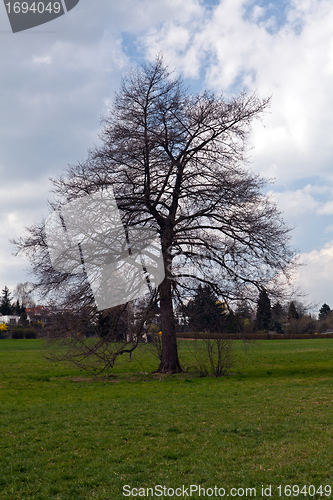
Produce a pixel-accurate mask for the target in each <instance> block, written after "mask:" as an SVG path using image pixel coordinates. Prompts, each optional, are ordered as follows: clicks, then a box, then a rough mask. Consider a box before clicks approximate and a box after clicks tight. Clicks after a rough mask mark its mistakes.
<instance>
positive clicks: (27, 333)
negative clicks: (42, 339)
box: [24, 328, 37, 339]
mask: <svg viewBox="0 0 333 500" xmlns="http://www.w3.org/2000/svg"><path fill="white" fill-rule="evenodd" d="M24 338H26V339H36V338H37V333H36V330H35V329H34V328H25V329H24Z"/></svg>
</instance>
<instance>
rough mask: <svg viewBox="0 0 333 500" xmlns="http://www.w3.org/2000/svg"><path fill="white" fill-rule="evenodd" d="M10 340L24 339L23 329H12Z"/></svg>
mask: <svg viewBox="0 0 333 500" xmlns="http://www.w3.org/2000/svg"><path fill="white" fill-rule="evenodd" d="M11 333H12V339H24V330H23V328H14V329H13V330H12V331H11Z"/></svg>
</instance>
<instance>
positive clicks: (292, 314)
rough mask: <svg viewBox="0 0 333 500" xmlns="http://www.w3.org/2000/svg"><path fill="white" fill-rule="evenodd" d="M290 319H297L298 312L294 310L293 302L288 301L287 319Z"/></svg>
mask: <svg viewBox="0 0 333 500" xmlns="http://www.w3.org/2000/svg"><path fill="white" fill-rule="evenodd" d="M292 319H299V314H298V312H297V310H296V307H295V304H294V302H290V306H289V310H288V321H290V320H292Z"/></svg>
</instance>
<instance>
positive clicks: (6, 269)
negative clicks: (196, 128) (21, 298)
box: [0, 0, 333, 308]
mask: <svg viewBox="0 0 333 500" xmlns="http://www.w3.org/2000/svg"><path fill="white" fill-rule="evenodd" d="M161 50H163V53H164V57H165V59H166V61H167V62H168V63H169V65H170V67H171V68H175V69H176V71H177V72H178V73H179V74H181V75H182V76H183V78H184V79H185V81H186V83H187V84H188V85H190V88H191V90H192V91H193V92H199V91H202V90H203V89H205V88H207V89H210V90H213V91H215V92H216V93H220V92H222V91H223V93H224V95H225V96H231V95H234V94H237V92H239V91H240V90H241V89H243V88H244V86H245V87H246V88H247V89H248V90H249V91H251V90H257V91H258V93H259V95H260V96H262V97H266V96H272V104H271V108H270V111H269V113H267V114H266V115H265V116H264V117H263V120H262V122H257V123H255V124H254V126H253V130H252V137H251V144H252V146H253V150H252V151H251V158H252V164H251V168H252V169H253V170H254V171H256V172H258V173H260V174H262V175H263V176H265V177H266V178H267V179H269V181H270V183H269V184H268V186H267V190H266V192H267V193H268V194H269V195H271V196H272V197H273V198H274V200H275V201H276V202H277V203H278V206H279V208H280V209H281V211H283V212H284V219H285V220H286V222H287V223H288V224H289V225H291V226H293V227H294V230H293V233H292V234H293V237H292V245H293V248H294V250H295V252H296V253H299V254H300V260H301V262H302V263H304V264H306V265H304V266H302V267H301V268H300V270H299V284H300V285H301V286H302V288H303V289H304V291H305V292H306V293H307V294H308V298H307V300H308V302H311V301H314V302H315V303H318V304H319V305H321V304H322V303H323V302H326V303H328V304H329V305H330V306H331V308H333V287H332V286H331V283H332V282H333V168H332V167H333V112H332V111H333V3H332V0H274V1H271V2H269V1H266V0H206V1H205V0H158V1H156V0H122V2H118V1H116V0H114V1H112V0H98V2H95V1H93V0H80V2H79V4H78V5H77V6H76V7H75V8H74V9H73V10H71V11H70V12H68V13H67V14H66V15H64V16H62V17H59V18H58V19H55V20H54V21H52V22H50V23H47V24H44V25H42V26H39V27H37V28H32V29H30V30H27V31H23V32H19V33H15V34H13V33H11V30H10V25H9V21H8V18H7V15H6V10H5V7H4V5H3V4H1V5H0V60H1V70H0V86H1V94H0V95H1V99H0V106H1V109H0V288H1V289H2V288H3V287H4V286H5V285H7V286H8V287H9V288H10V289H11V290H13V289H14V288H15V286H16V284H17V283H19V282H23V281H26V280H27V279H29V277H28V275H27V273H26V269H27V268H28V262H27V261H26V260H25V259H24V258H22V257H14V256H13V255H12V253H13V251H14V247H13V245H12V244H11V243H10V242H9V239H12V238H17V237H19V236H22V235H23V234H24V227H26V226H30V225H32V224H33V223H34V222H39V221H40V220H41V219H42V218H43V217H46V216H47V215H48V208H47V199H51V198H52V195H51V194H50V189H51V183H50V181H49V177H50V176H56V175H57V174H58V173H59V172H61V171H62V169H64V168H65V167H66V166H67V165H68V164H71V163H76V162H77V161H79V160H81V159H82V158H84V157H85V156H86V152H87V149H88V148H89V147H91V146H93V145H94V144H98V143H99V138H98V133H99V131H100V129H101V125H100V118H101V116H103V115H105V114H106V113H107V110H108V107H109V106H110V104H111V103H112V98H113V93H114V91H115V90H116V89H117V87H118V86H119V84H120V80H121V77H122V75H124V74H126V72H127V71H128V70H129V69H130V68H131V67H133V66H136V65H137V64H140V63H142V62H144V61H149V60H152V59H154V57H155V55H156V54H157V53H158V52H160V51H161ZM273 179H274V182H273Z"/></svg>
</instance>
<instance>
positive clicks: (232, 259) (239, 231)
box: [19, 57, 292, 373]
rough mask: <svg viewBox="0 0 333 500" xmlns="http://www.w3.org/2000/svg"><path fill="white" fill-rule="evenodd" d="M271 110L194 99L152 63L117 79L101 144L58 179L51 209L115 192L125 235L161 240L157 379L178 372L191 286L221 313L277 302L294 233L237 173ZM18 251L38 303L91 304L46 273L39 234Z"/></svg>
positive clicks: (256, 101) (249, 102)
mask: <svg viewBox="0 0 333 500" xmlns="http://www.w3.org/2000/svg"><path fill="white" fill-rule="evenodd" d="M268 105H269V99H260V98H258V97H257V95H256V94H247V93H246V92H242V93H241V94H240V95H239V96H237V97H235V98H232V99H230V100H227V99H224V98H223V96H216V95H214V94H213V93H210V92H204V93H202V94H199V95H190V94H189V93H188V91H187V90H186V89H185V88H184V87H183V84H182V81H181V79H180V78H173V75H172V74H170V73H169V71H168V69H167V68H166V67H165V65H164V63H163V60H162V58H160V57H159V58H157V59H156V61H155V63H153V64H147V65H144V66H142V67H140V68H138V69H136V70H134V71H133V72H131V73H130V74H129V75H128V76H127V77H126V78H125V79H124V80H123V82H122V85H121V87H120V90H119V91H118V92H117V93H116V95H115V100H114V105H113V107H112V109H111V110H110V114H109V116H108V117H107V118H105V119H104V128H103V131H102V133H101V138H102V140H103V145H102V146H101V147H96V148H95V149H94V150H91V151H90V152H89V155H88V157H87V160H86V161H84V162H80V163H78V164H77V165H75V166H70V167H69V168H68V169H67V171H66V173H65V174H64V175H62V176H60V177H59V178H58V179H56V180H54V181H53V182H54V185H55V192H56V194H57V196H58V198H57V203H55V204H53V208H57V204H58V206H61V205H62V204H64V203H66V202H68V201H71V200H74V199H76V198H79V197H82V196H85V195H87V194H90V193H94V192H96V191H99V190H101V189H104V188H106V187H108V186H112V187H113V189H114V193H115V197H116V200H117V204H118V208H119V210H120V213H121V216H122V221H123V223H124V226H125V227H126V226H129V225H131V226H132V227H133V226H134V227H135V226H138V227H147V228H153V229H155V230H157V231H158V233H159V235H160V238H161V245H162V253H163V262H164V268H165V279H164V281H163V282H162V283H161V284H160V286H159V288H158V303H159V308H160V309H159V310H160V317H161V330H162V343H163V351H162V359H161V362H160V366H159V368H158V371H159V372H161V373H168V372H178V371H181V366H180V363H179V359H178V352H177V342H176V334H175V321H174V313H173V309H174V300H175V299H176V298H178V299H180V300H182V299H183V298H184V297H188V296H189V295H190V294H192V292H193V289H194V288H195V284H197V283H198V282H199V283H202V284H209V285H210V286H211V288H212V290H213V291H214V292H215V293H216V294H217V295H218V296H219V297H220V298H221V299H223V302H226V303H228V302H230V300H234V299H246V300H256V298H257V296H258V290H261V289H263V288H265V289H266V290H267V293H269V294H270V295H271V296H273V297H279V295H281V293H283V290H282V289H281V286H280V285H279V283H280V281H279V277H280V275H281V274H282V275H284V276H286V277H287V278H288V272H289V268H290V266H291V264H292V253H291V251H290V250H289V247H288V242H289V228H287V227H286V225H285V224H284V222H283V220H282V219H281V214H280V213H279V212H278V210H277V208H276V206H275V205H274V204H273V203H272V201H271V200H269V199H268V198H267V197H266V196H264V195H263V194H262V187H263V186H264V184H265V183H264V181H263V179H262V178H260V177H258V176H256V175H254V174H253V173H251V172H250V171H249V170H248V169H247V168H245V167H244V164H245V163H246V161H247V139H248V135H249V131H250V124H251V122H252V120H254V119H257V118H260V117H261V115H262V113H263V112H264V111H265V109H266V108H267V106H268ZM19 249H20V250H21V251H24V252H25V253H27V254H28V255H30V257H31V258H32V263H33V271H34V272H35V274H36V275H37V281H36V283H37V284H38V286H39V288H40V289H41V290H43V291H44V293H46V294H48V293H51V294H52V293H53V294H55V295H59V293H63V291H64V290H65V291H66V290H68V287H69V286H70V287H74V288H75V287H76V290H77V291H79V290H81V289H82V287H84V286H85V287H86V290H85V292H84V293H83V292H82V291H81V292H78V293H77V294H76V299H77V298H78V297H79V299H80V301H81V302H82V304H84V303H85V301H87V300H88V302H89V301H90V302H91V292H89V286H88V285H87V282H86V281H84V277H82V275H81V276H80V275H77V276H71V275H69V274H68V275H66V273H57V272H56V271H54V270H53V271H52V266H51V265H50V260H49V258H48V256H47V245H46V241H45V233H44V226H43V224H41V225H40V226H34V227H33V228H31V229H30V236H29V237H28V238H26V239H22V240H21V241H20V242H19ZM84 283H85V284H84Z"/></svg>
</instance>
